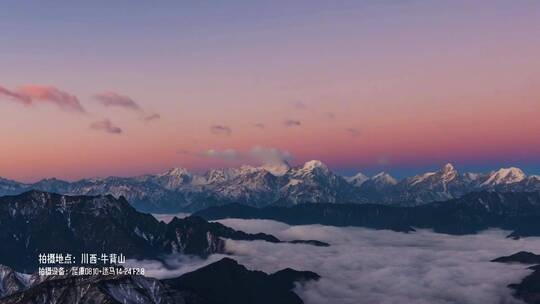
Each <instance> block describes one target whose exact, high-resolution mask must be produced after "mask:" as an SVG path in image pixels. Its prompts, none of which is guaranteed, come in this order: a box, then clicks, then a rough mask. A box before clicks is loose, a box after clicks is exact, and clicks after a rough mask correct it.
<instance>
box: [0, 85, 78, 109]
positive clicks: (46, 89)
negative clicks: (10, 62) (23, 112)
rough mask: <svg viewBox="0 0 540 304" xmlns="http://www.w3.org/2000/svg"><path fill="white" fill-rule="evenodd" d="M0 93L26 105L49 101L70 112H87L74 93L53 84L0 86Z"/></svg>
mask: <svg viewBox="0 0 540 304" xmlns="http://www.w3.org/2000/svg"><path fill="white" fill-rule="evenodd" d="M0 95H3V96H7V97H8V98H10V99H12V100H14V101H16V102H20V103H22V104H24V105H34V104H36V103H37V102H49V103H52V104H54V105H56V106H57V107H59V108H60V109H62V110H64V111H68V112H78V113H86V110H85V109H84V108H83V106H82V105H81V103H80V102H79V99H78V98H77V97H76V96H75V95H72V94H69V93H67V92H64V91H61V90H59V89H57V88H55V87H52V86H43V85H26V86H22V87H20V88H18V89H17V90H15V91H12V90H8V89H6V88H4V87H1V86H0Z"/></svg>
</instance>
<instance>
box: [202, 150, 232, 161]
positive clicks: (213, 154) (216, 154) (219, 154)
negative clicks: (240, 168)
mask: <svg viewBox="0 0 540 304" xmlns="http://www.w3.org/2000/svg"><path fill="white" fill-rule="evenodd" d="M199 156H202V157H210V158H217V159H222V160H239V159H240V158H241V155H240V154H239V153H238V151H236V150H235V149H225V150H222V151H220V150H214V149H210V150H206V151H203V152H201V153H199Z"/></svg>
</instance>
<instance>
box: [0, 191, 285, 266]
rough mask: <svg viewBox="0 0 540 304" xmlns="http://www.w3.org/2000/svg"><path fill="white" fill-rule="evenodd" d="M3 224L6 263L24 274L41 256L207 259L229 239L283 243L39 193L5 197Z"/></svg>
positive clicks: (91, 199)
mask: <svg viewBox="0 0 540 304" xmlns="http://www.w3.org/2000/svg"><path fill="white" fill-rule="evenodd" d="M0 225H1V227H2V229H1V230H0V243H1V244H2V246H0V261H2V263H3V264H5V265H7V266H9V267H12V268H14V269H16V270H23V271H24V270H26V271H34V270H35V269H36V268H37V264H38V260H37V257H38V255H39V254H40V253H56V252H62V253H71V254H72V255H73V256H79V257H80V254H81V253H83V252H84V253H96V254H100V253H110V252H112V253H121V254H123V255H125V256H126V257H128V258H155V257H157V256H159V255H162V254H170V253H179V254H190V255H199V256H203V257H205V256H207V255H210V254H213V253H224V252H225V240H224V239H223V238H229V239H235V240H264V241H269V242H279V239H277V238H275V237H274V236H271V235H267V234H262V233H259V234H248V233H244V232H242V231H236V230H234V229H232V228H229V227H226V226H224V225H222V224H219V223H208V222H206V221H205V220H203V219H202V218H198V217H187V218H184V219H179V218H174V219H173V220H172V221H171V222H169V223H168V224H165V223H164V222H160V221H158V220H157V219H155V218H154V217H153V216H152V215H150V214H144V213H140V212H138V211H136V210H135V209H134V208H133V207H132V206H130V205H129V203H128V202H127V201H126V200H125V199H124V198H123V197H120V198H119V199H116V198H114V197H113V196H111V195H106V196H66V195H59V194H53V193H47V192H41V191H36V190H33V191H30V192H26V193H23V194H20V195H16V196H4V197H0ZM105 251H106V252H105Z"/></svg>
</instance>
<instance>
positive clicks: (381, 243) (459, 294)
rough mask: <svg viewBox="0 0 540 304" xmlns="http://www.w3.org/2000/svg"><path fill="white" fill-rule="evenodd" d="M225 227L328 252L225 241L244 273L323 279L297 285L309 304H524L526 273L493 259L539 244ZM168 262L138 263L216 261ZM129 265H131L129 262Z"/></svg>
mask: <svg viewBox="0 0 540 304" xmlns="http://www.w3.org/2000/svg"><path fill="white" fill-rule="evenodd" d="M219 222H221V223H222V224H224V225H227V226H229V227H232V228H234V229H238V230H242V231H245V232H251V233H255V232H265V233H270V234H273V235H275V236H277V237H279V238H280V239H282V240H297V239H304V240H308V239H315V240H320V241H324V242H327V243H330V244H331V246H330V247H315V246H311V245H305V244H288V243H282V244H274V243H268V242H263V241H232V240H228V241H227V243H226V248H227V250H228V252H230V255H232V257H233V258H234V259H236V260H237V261H238V262H239V263H241V264H243V265H245V266H246V267H248V268H249V269H256V270H262V271H265V272H268V273H271V272H275V271H277V270H280V269H283V268H286V267H291V268H294V269H297V270H311V271H314V272H317V273H318V274H319V275H321V276H322V278H321V280H319V281H317V282H310V283H307V284H305V285H303V286H297V288H296V290H295V291H296V292H297V293H298V294H299V295H300V297H301V298H302V299H303V300H304V302H305V303H307V304H310V303H311V304H319V303H321V304H322V303H325V304H326V303H343V304H353V303H354V304H362V303H370V304H371V303H411V304H424V303H425V304H428V303H429V304H437V303H441V304H449V303H456V304H457V303H460V304H467V303H471V304H472V303H474V304H477V303H500V304H504V303H521V302H520V301H518V300H516V299H514V298H513V297H512V295H511V290H510V289H508V288H507V285H508V284H510V283H517V282H519V281H521V279H522V278H523V277H525V276H526V275H527V274H528V273H529V272H530V270H527V269H526V266H523V265H508V264H500V263H492V262H490V260H492V259H494V258H497V257H500V256H505V255H510V254H513V253H516V252H518V251H522V250H526V251H532V252H537V253H540V238H525V239H521V240H512V239H508V238H506V235H508V232H507V231H500V230H490V231H486V232H483V233H480V234H476V235H467V236H451V235H445V234H438V233H433V232H431V231H426V230H422V231H418V232H414V233H409V234H405V233H399V232H392V231H387V230H379V231H376V230H370V229H364V228H357V227H345V228H343V227H329V226H322V225H307V226H289V225H287V224H283V223H279V222H275V221H269V220H240V219H226V220H221V221H219ZM222 257H223V255H212V256H211V257H210V258H209V259H208V260H202V259H200V258H194V257H185V256H170V257H168V258H167V259H166V260H165V261H162V262H158V261H136V263H137V265H138V266H144V267H146V270H147V275H149V276H153V277H158V278H166V277H175V276H178V275H181V274H183V273H186V272H189V271H192V270H195V269H197V268H199V267H201V266H204V265H206V264H209V263H212V262H215V261H217V260H219V259H221V258H222ZM132 262H134V261H132Z"/></svg>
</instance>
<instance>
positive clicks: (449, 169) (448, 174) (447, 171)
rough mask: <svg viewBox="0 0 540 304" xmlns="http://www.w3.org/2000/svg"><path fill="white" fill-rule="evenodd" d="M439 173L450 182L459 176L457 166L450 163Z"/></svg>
mask: <svg viewBox="0 0 540 304" xmlns="http://www.w3.org/2000/svg"><path fill="white" fill-rule="evenodd" d="M439 173H440V175H441V179H442V180H443V181H445V182H449V181H451V180H453V179H455V178H457V177H458V175H459V174H458V171H457V170H456V168H454V166H453V165H452V164H450V163H448V164H446V165H444V167H442V168H441V169H440V170H439Z"/></svg>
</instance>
